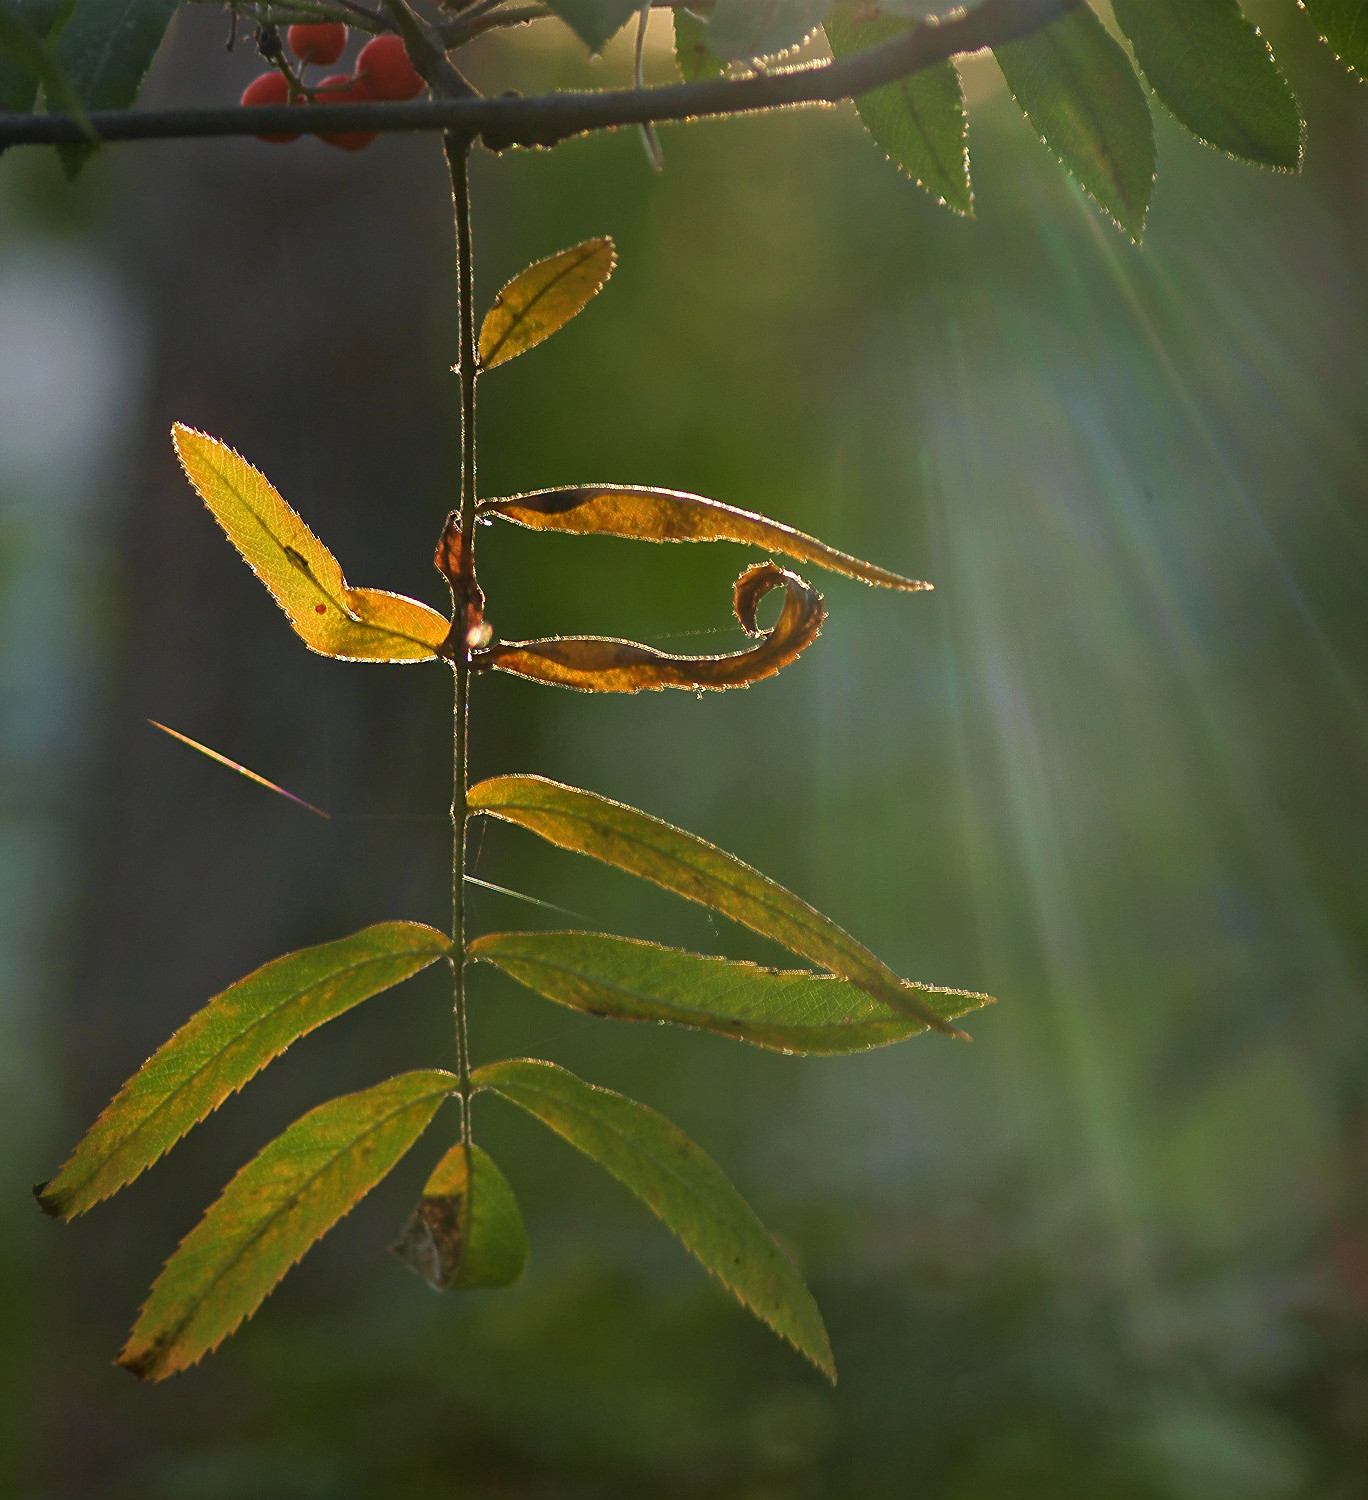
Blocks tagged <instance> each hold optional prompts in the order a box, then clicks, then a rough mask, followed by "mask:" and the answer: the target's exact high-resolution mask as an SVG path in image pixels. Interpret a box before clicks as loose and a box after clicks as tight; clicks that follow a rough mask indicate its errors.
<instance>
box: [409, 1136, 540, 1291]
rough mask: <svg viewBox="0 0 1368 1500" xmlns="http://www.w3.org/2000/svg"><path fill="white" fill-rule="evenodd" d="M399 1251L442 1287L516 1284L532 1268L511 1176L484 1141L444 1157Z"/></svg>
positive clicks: (467, 1288) (464, 1288) (459, 1145)
mask: <svg viewBox="0 0 1368 1500" xmlns="http://www.w3.org/2000/svg"><path fill="white" fill-rule="evenodd" d="M390 1248H391V1249H392V1250H393V1251H394V1253H395V1254H396V1255H397V1256H398V1257H399V1259H400V1260H402V1261H403V1262H404V1264H405V1265H406V1266H409V1267H410V1268H411V1269H412V1270H414V1271H417V1273H418V1274H419V1275H420V1276H421V1277H422V1278H423V1279H424V1280H425V1281H426V1282H427V1283H428V1284H429V1285H430V1286H432V1287H435V1288H436V1289H437V1291H439V1292H445V1291H471V1290H474V1289H476V1288H482V1289H492V1288H495V1287H501V1286H512V1285H513V1283H514V1282H515V1281H517V1280H518V1278H519V1277H520V1276H521V1275H522V1273H523V1271H524V1270H525V1269H526V1266H527V1253H528V1252H527V1230H526V1229H525V1228H524V1227H523V1221H522V1214H521V1213H519V1211H518V1200H517V1199H516V1198H515V1197H514V1196H513V1189H512V1188H511V1187H509V1185H508V1179H507V1178H506V1177H505V1176H504V1174H503V1173H502V1172H501V1171H500V1170H499V1169H498V1167H496V1166H495V1165H494V1162H493V1160H492V1158H491V1157H490V1156H489V1155H488V1154H487V1153H486V1152H484V1151H481V1150H480V1148H479V1147H478V1146H474V1145H471V1144H469V1143H468V1142H458V1143H457V1144H456V1145H454V1146H453V1147H452V1148H451V1150H450V1151H448V1152H447V1154H446V1155H445V1156H444V1157H443V1158H442V1159H441V1161H439V1162H438V1163H437V1165H436V1167H435V1168H434V1169H433V1172H432V1176H431V1177H429V1178H428V1180H427V1184H426V1186H425V1187H424V1188H423V1196H422V1197H421V1198H420V1199H419V1200H418V1207H417V1208H416V1209H414V1211H413V1217H412V1218H411V1219H410V1220H409V1222H408V1227H407V1228H406V1229H405V1230H404V1233H403V1235H402V1236H401V1237H400V1239H399V1242H398V1243H397V1244H395V1245H392V1246H391V1247H390Z"/></svg>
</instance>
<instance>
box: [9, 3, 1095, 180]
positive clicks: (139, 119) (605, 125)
mask: <svg viewBox="0 0 1368 1500" xmlns="http://www.w3.org/2000/svg"><path fill="white" fill-rule="evenodd" d="M1083 3H1084V0H982V3H981V4H979V5H976V6H974V8H973V9H972V10H969V11H964V12H961V13H960V14H959V15H956V16H952V17H950V18H949V19H947V20H942V21H935V20H926V21H923V22H921V23H920V24H919V25H917V26H915V27H914V28H913V29H912V30H911V31H909V32H908V33H907V35H906V36H901V37H898V38H896V39H895V40H893V41H891V42H884V43H883V44H881V45H880V46H877V47H871V48H869V49H868V50H867V51H865V52H859V53H855V54H854V55H852V56H849V57H843V58H838V59H836V60H835V61H832V62H827V63H818V64H813V65H810V66H804V67H797V68H791V69H789V70H787V71H779V72H769V73H764V74H759V75H756V76H754V77H750V78H718V79H710V80H708V81H707V82H704V83H674V84H666V85H664V86H662V87H660V88H650V89H609V90H603V91H601V92H592V93H565V94H545V95H539V96H537V97H535V98H530V99H523V98H518V97H516V96H508V95H505V96H502V97H500V98H497V99H484V98H462V99H444V100H436V101H433V102H430V103H420V104H333V105H329V106H328V108H327V109H326V110H318V111H314V110H312V109H310V108H308V107H300V106H298V105H279V106H275V105H272V106H269V107H268V106H255V107H251V108H245V109H244V108H243V107H241V106H240V105H232V106H229V107H225V108H223V109H158V110H100V111H96V112H94V113H92V114H91V115H90V116H89V120H90V124H91V126H92V127H93V129H94V131H95V134H96V136H97V137H98V138H99V139H100V140H102V141H109V142H113V141H146V140H189V139H196V138H203V137H209V136H250V135H271V134H284V133H288V132H291V131H294V132H298V133H301V134H305V135H318V134H322V133H327V134H330V135H331V134H338V133H342V132H345V131H352V130H374V131H381V132H398V131H431V130H448V131H452V132H454V133H456V134H458V135H468V136H471V137H478V138H479V139H480V140H482V141H483V143H484V144H485V145H486V146H487V147H488V148H489V149H490V150H493V151H502V150H505V149H507V148H508V147H510V146H555V145H558V144H559V143H560V142H561V141H564V140H569V139H570V138H571V137H573V136H578V135H586V134H588V133H590V132H592V131H597V130H616V129H619V128H621V127H622V126H625V125H660V124H666V123H669V122H670V121H678V120H693V119H702V118H709V117H717V116H721V115H739V114H752V113H755V112H757V111H762V110H770V109H784V108H789V107H791V106H794V105H802V104H834V103H837V102H838V101H840V100H842V99H850V98H854V97H856V96H857V95H860V94H864V93H868V92H869V90H870V89H875V88H879V87H880V86H881V85H883V84H886V83H892V82H894V81H895V80H896V79H899V78H905V77H907V76H908V75H910V74H912V73H918V72H921V71H922V70H923V69H925V68H930V67H934V66H935V65H936V64H937V63H941V62H944V61H946V60H947V59H948V58H951V57H957V56H960V55H963V54H965V53H970V52H980V51H982V50H983V49H984V48H986V47H999V46H1002V45H1003V44H1004V43H1006V42H1013V41H1019V40H1021V38H1023V37H1027V36H1030V35H1031V34H1032V33H1034V32H1036V31H1039V30H1040V29H1041V28H1042V27H1044V26H1048V25H1049V24H1050V22H1051V21H1056V20H1058V19H1059V18H1060V17H1061V16H1062V15H1064V13H1065V12H1066V11H1069V10H1073V9H1076V8H1077V7H1078V6H1079V5H1081V4H1083ZM88 139H89V137H88V136H87V135H86V134H85V133H84V132H83V131H82V129H81V127H80V125H79V124H77V122H76V121H75V120H74V119H72V117H71V116H70V115H63V114H49V115H17V116H8V117H6V116H3V115H0V150H4V149H5V148H6V147H8V146H21V145H23V146H57V145H67V144H76V143H78V142H81V141H85V140H88Z"/></svg>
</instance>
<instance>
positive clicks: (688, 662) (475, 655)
mask: <svg viewBox="0 0 1368 1500" xmlns="http://www.w3.org/2000/svg"><path fill="white" fill-rule="evenodd" d="M776 588H782V589H783V590H784V607H783V609H782V610H781V611H780V613H779V618H778V620H777V621H776V622H775V624H774V626H773V628H772V629H770V630H768V631H762V630H760V629H759V628H758V626H757V624H756V619H755V610H756V606H757V605H758V604H759V602H760V600H761V599H762V598H763V597H764V596H765V594H767V593H768V592H769V591H770V590H771V589H776ZM734 602H735V608H736V617H737V619H738V620H740V621H741V624H742V626H743V627H744V629H745V630H746V631H747V633H748V634H750V635H759V636H762V637H763V640H762V643H761V644H760V645H758V646H753V647H751V649H750V650H748V651H733V652H729V653H728V654H726V655H724V656H672V655H670V654H669V653H668V652H665V651H657V650H655V648H654V647H652V646H641V645H638V644H637V643H636V642H635V641H615V640H608V639H605V638H604V637H601V636H556V637H553V638H552V639H551V640H546V641H500V642H499V643H498V644H497V645H494V646H487V647H485V648H484V649H483V650H480V651H475V652H472V654H471V662H472V664H473V665H474V666H475V667H478V668H486V667H492V668H493V669H494V670H495V671H498V672H510V673H512V674H513V675H514V676H516V677H528V678H530V679H532V681H534V682H544V683H547V684H548V685H551V686H554V687H568V688H576V689H578V690H579V691H580V692H584V693H639V692H641V691H642V690H643V689H649V690H655V689H658V688H667V687H671V688H688V689H690V690H692V691H698V690H699V689H702V688H713V689H718V690H721V689H723V688H733V687H747V686H749V685H750V684H751V683H752V682H760V681H761V680H763V679H764V678H766V677H773V676H774V674H775V673H776V672H779V671H781V670H782V669H783V668H784V667H786V666H788V664H789V663H790V662H791V661H793V660H794V659H795V658H796V657H797V656H799V655H800V654H801V653H802V652H803V651H805V650H806V649H807V648H808V647H809V646H810V645H811V644H812V643H813V641H815V640H816V639H817V636H818V633H819V632H820V631H821V628H822V620H823V618H824V615H823V611H822V596H821V595H820V594H819V593H818V592H817V590H816V589H814V588H813V587H812V586H811V584H809V583H805V582H804V581H803V579H801V578H799V577H798V575H797V574H796V573H790V572H788V570H787V569H785V568H781V567H779V565H778V564H777V563H772V562H767V563H757V564H756V565H755V566H754V567H753V568H748V569H747V570H746V571H745V572H744V573H743V574H742V575H741V576H740V578H738V579H737V580H736V591H735V595H734Z"/></svg>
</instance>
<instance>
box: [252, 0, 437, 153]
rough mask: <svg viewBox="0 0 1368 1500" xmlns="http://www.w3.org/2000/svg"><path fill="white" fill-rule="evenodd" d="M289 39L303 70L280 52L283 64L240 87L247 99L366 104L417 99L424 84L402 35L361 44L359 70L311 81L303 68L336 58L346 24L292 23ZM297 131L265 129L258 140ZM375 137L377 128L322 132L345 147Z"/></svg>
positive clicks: (327, 63) (288, 136)
mask: <svg viewBox="0 0 1368 1500" xmlns="http://www.w3.org/2000/svg"><path fill="white" fill-rule="evenodd" d="M285 40H286V42H287V44H288V45H289V48H290V51H291V52H293V53H294V55H295V56H296V57H297V58H298V59H299V72H298V73H296V72H295V70H294V69H292V68H291V67H290V65H289V63H288V62H287V61H286V60H285V59H284V57H283V56H282V57H281V58H280V65H279V67H277V68H274V69H272V71H271V72H269V73H263V74H262V75H261V76H260V78H254V79H253V80H252V81H251V83H249V84H248V85H247V87H246V88H245V89H244V90H243V91H242V102H243V104H248V105H250V104H363V103H367V102H373V101H379V100H395V99H415V98H417V96H418V95H419V94H421V93H422V91H423V88H424V86H425V85H424V83H423V80H422V79H421V78H420V77H419V76H418V73H417V72H416V71H415V69H414V66H413V64H412V63H411V62H410V61H409V55H408V52H407V51H406V50H405V48H404V43H403V40H402V38H400V37H397V36H377V37H373V38H372V39H371V40H370V41H369V42H367V43H366V45H365V46H364V47H362V49H361V52H360V55H359V56H358V57H357V59H356V71H355V72H353V73H334V74H332V75H331V76H330V77H328V78H324V79H322V80H321V81H320V82H319V83H316V84H313V85H312V86H310V85H306V84H305V83H304V81H303V77H302V74H303V71H304V68H305V67H307V66H308V65H309V64H310V63H313V64H317V65H318V66H319V67H324V68H326V67H328V66H330V65H331V64H332V63H335V62H336V61H337V59H338V58H339V57H341V56H342V51H343V48H345V47H346V45H347V28H346V27H345V26H344V25H343V24H342V23H341V22H340V21H328V22H324V23H320V24H317V25H311V26H291V27H290V29H289V32H288V33H287V34H286V38H285ZM277 46H278V34H277ZM299 134H300V133H299V132H298V131H296V132H295V133H294V134H285V135H263V136H259V137H258V140H263V141H278V142H284V141H297V140H298V139H299ZM375 137H376V132H375V131H373V130H345V131H341V132H339V133H336V134H332V135H320V136H319V137H318V138H319V140H320V141H326V142H327V143H328V145H330V146H337V147H340V148H341V149H342V150H343V151H360V150H362V149H363V148H364V147H366V146H369V145H370V143H371V142H372V141H373V140H374V139H375Z"/></svg>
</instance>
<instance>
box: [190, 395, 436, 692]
mask: <svg viewBox="0 0 1368 1500" xmlns="http://www.w3.org/2000/svg"><path fill="white" fill-rule="evenodd" d="M171 436H172V440H173V441H174V442H175V445H176V453H177V455H178V456H179V458H180V461H181V467H182V468H183V469H184V470H185V474H186V477H187V478H188V479H189V481H190V483H191V484H193V485H194V487H195V489H196V490H197V491H198V492H199V497H200V499H201V500H203V501H204V503H205V504H206V505H207V506H208V507H209V509H210V510H211V511H212V512H213V514H214V519H215V520H216V521H217V522H218V523H219V525H220V526H222V527H223V529H224V531H226V532H227V533H228V540H229V541H230V542H232V544H233V545H234V546H235V547H236V548H237V549H238V551H239V552H240V553H241V554H242V556H243V559H244V561H245V562H246V563H247V565H248V566H249V567H250V568H251V570H252V571H253V572H254V573H255V574H256V575H257V577H258V578H259V579H261V581H262V583H264V584H265V585H266V587H267V588H268V589H269V590H270V591H271V597H272V598H273V599H274V600H275V602H276V603H277V604H278V605H279V606H280V607H281V609H283V610H284V611H285V614H286V616H287V617H288V618H289V621H290V624H291V625H293V626H294V630H295V634H296V635H298V636H300V637H301V638H302V639H303V641H304V644H305V645H306V646H308V648H309V649H310V650H311V651H317V652H318V653H319V654H320V655H321V656H336V657H339V658H341V660H343V661H372V662H415V661H431V660H432V659H433V657H435V656H436V655H437V654H438V652H439V651H440V650H441V649H442V647H443V646H444V644H445V642H446V639H447V635H448V633H449V631H450V628H451V627H450V623H449V622H448V621H447V620H444V619H443V618H442V616H441V615H439V614H438V613H437V611H436V610H435V609H429V608H428V607H427V605H426V604H420V603H419V602H418V601H417V600H416V599H408V598H405V597H404V596H403V595H402V594H391V593H388V592H386V591H385V590H384V589H355V588H352V586H351V585H350V584H349V583H348V582H347V580H346V579H345V578H344V577H343V576H342V569H341V566H340V565H339V564H338V561H337V559H336V558H335V557H334V556H333V555H332V553H331V552H329V551H328V549H327V548H326V547H325V546H324V545H323V544H322V542H320V541H319V540H318V538H317V537H316V536H315V535H314V534H313V532H312V531H310V530H309V528H308V527H307V526H306V525H305V524H304V522H303V521H302V520H300V518H299V516H298V515H296V514H295V512H294V511H293V510H291V509H290V507H289V506H288V505H287V504H286V503H285V502H284V500H282V499H281V498H280V496H279V495H278V494H277V493H276V491H275V489H274V488H273V487H272V485H271V483H270V481H269V480H268V479H267V478H266V476H265V475H264V474H262V473H261V472H260V471H259V470H257V469H254V468H253V467H252V466H251V464H249V463H248V462H247V460H246V459H244V458H241V457H240V456H239V455H238V454H236V453H234V452H233V450H232V449H231V448H230V447H228V445H227V444H226V443H220V442H219V441H218V440H217V439H216V438H211V437H209V436H207V435H206V434H205V433H203V432H196V431H195V429H194V428H192V427H185V426H182V425H181V423H179V422H177V423H176V425H175V426H174V427H173V428H172V429H171Z"/></svg>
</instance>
